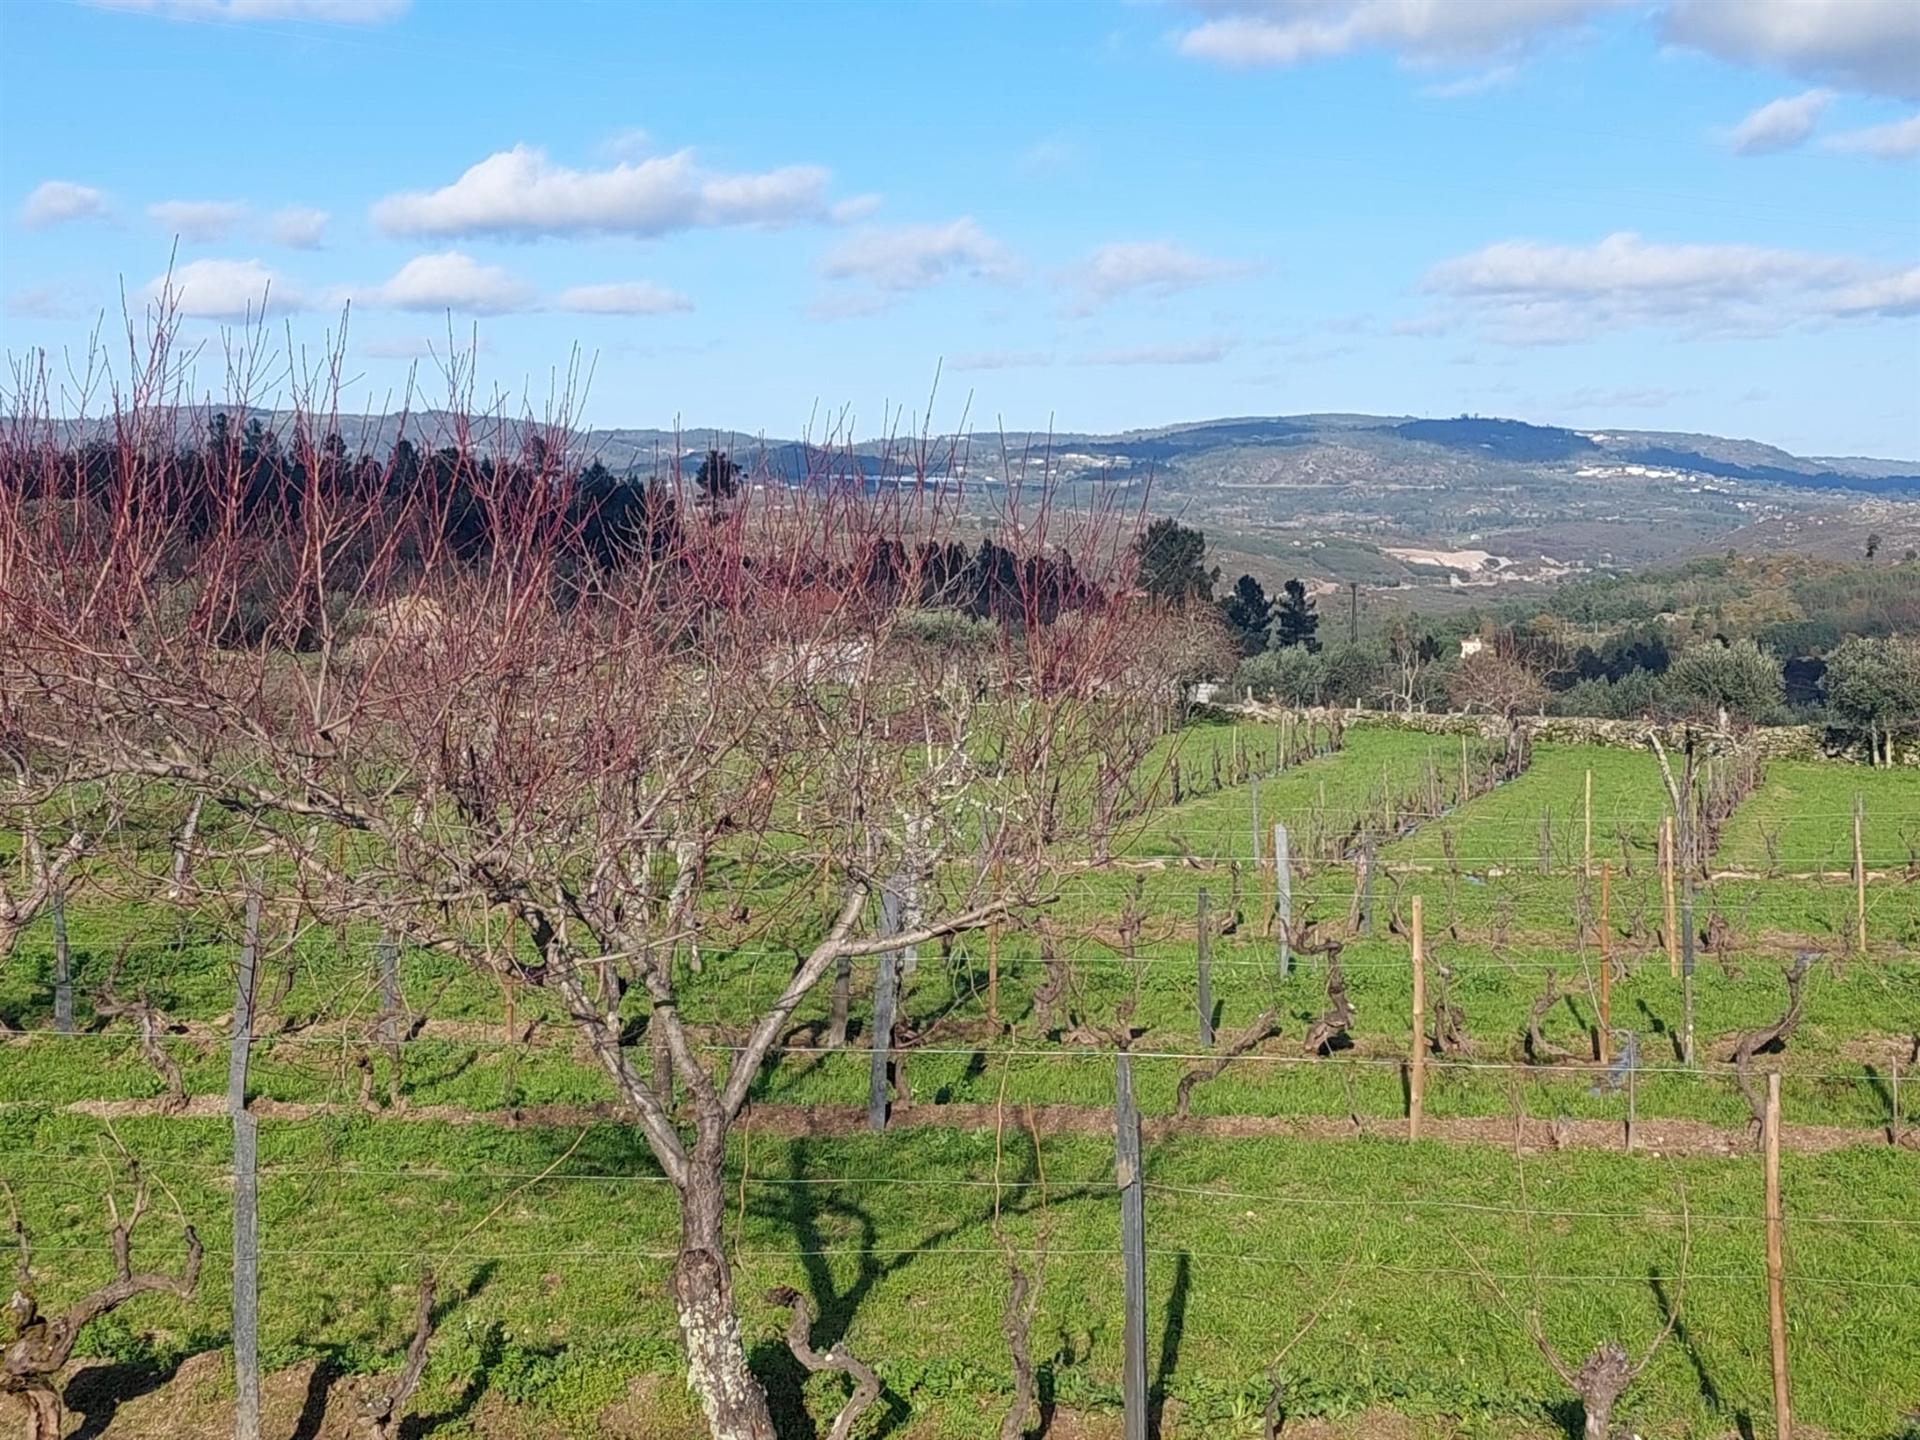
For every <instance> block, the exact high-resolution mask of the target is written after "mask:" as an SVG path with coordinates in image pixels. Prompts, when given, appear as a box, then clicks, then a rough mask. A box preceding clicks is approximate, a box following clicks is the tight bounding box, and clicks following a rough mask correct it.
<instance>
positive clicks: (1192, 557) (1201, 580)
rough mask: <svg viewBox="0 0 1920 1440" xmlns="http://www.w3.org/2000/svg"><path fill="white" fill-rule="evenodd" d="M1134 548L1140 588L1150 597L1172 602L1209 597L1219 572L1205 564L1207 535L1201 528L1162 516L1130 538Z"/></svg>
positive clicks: (1177, 603)
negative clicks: (1137, 537) (1136, 536)
mask: <svg viewBox="0 0 1920 1440" xmlns="http://www.w3.org/2000/svg"><path fill="white" fill-rule="evenodd" d="M1134 551H1135V553H1136V554H1137V555H1138V556H1139V557H1140V570H1139V583H1140V588H1141V589H1142V590H1145V591H1146V592H1147V594H1149V595H1151V596H1152V597H1153V598H1154V599H1156V600H1165V601H1167V602H1169V603H1170V604H1174V605H1184V604H1186V603H1187V601H1189V600H1211V599H1213V586H1214V582H1215V581H1217V580H1218V579H1219V578H1220V572H1219V571H1218V570H1209V569H1207V567H1206V559H1207V537H1206V535H1205V534H1203V533H1202V532H1201V531H1199V530H1196V529H1194V528H1193V527H1191V526H1189V525H1182V524H1181V523H1180V522H1179V521H1178V520H1173V519H1169V518H1167V517H1165V516H1163V517H1161V518H1160V519H1158V520H1155V521H1154V522H1153V523H1152V524H1151V525H1149V526H1147V531H1146V534H1144V535H1142V536H1140V538H1139V539H1137V540H1136V541H1134Z"/></svg>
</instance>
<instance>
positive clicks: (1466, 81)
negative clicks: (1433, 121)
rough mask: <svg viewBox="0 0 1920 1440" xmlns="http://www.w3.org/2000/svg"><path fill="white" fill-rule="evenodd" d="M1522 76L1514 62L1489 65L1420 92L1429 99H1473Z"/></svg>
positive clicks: (1506, 85)
mask: <svg viewBox="0 0 1920 1440" xmlns="http://www.w3.org/2000/svg"><path fill="white" fill-rule="evenodd" d="M1519 78H1520V67H1519V66H1518V65H1513V64H1501V65H1489V66H1488V67H1487V68H1486V69H1484V70H1481V71H1478V72H1476V73H1474V74H1471V75H1463V76H1461V77H1460V78H1459V79H1458V80H1448V81H1446V82H1444V83H1442V84H1439V85H1429V86H1427V87H1426V88H1425V89H1423V90H1422V91H1421V92H1420V93H1421V94H1422V95H1424V96H1426V97H1427V98H1428V99H1429V100H1471V99H1473V98H1474V97H1475V96H1476V95H1485V94H1487V93H1489V92H1490V91H1494V90H1505V89H1507V88H1509V87H1510V86H1512V85H1513V84H1514V83H1515V82H1516V81H1518V80H1519Z"/></svg>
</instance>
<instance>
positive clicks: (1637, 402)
mask: <svg viewBox="0 0 1920 1440" xmlns="http://www.w3.org/2000/svg"><path fill="white" fill-rule="evenodd" d="M1697 393H1698V392H1697V391H1694V390H1691V389H1678V390H1676V389H1670V388H1668V387H1666V386H1664V385H1620V386H1612V387H1607V386H1588V387H1586V388H1584V389H1580V390H1575V391H1573V392H1571V393H1570V394H1566V395H1562V396H1561V397H1560V399H1559V401H1558V402H1557V403H1558V407H1559V408H1560V409H1562V410H1660V409H1664V408H1665V407H1666V406H1668V405H1671V404H1672V403H1673V402H1674V401H1676V400H1684V399H1686V398H1687V397H1689V396H1691V395H1694V394H1697Z"/></svg>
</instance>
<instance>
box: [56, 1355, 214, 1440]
mask: <svg viewBox="0 0 1920 1440" xmlns="http://www.w3.org/2000/svg"><path fill="white" fill-rule="evenodd" d="M185 1358H186V1357H185V1356H174V1357H173V1358H171V1359H168V1360H156V1359H153V1358H150V1357H146V1358H142V1359H139V1360H129V1361H122V1362H116V1363H114V1364H111V1365H93V1366H89V1367H88V1368H87V1369H85V1370H82V1371H81V1372H80V1373H79V1374H77V1375H75V1376H74V1377H73V1379H71V1380H70V1381H68V1382H67V1385H66V1389H65V1394H64V1396H63V1397H62V1398H63V1401H64V1403H65V1405H66V1408H67V1409H68V1410H70V1411H71V1412H73V1413H74V1414H76V1415H78V1416H80V1417H81V1418H80V1428H79V1429H78V1430H76V1431H74V1432H73V1434H72V1436H70V1437H69V1440H97V1437H98V1436H101V1435H104V1434H106V1433H107V1428H108V1427H109V1426H110V1425H112V1424H113V1418H114V1416H115V1415H116V1414H117V1413H119V1410H120V1407H121V1406H122V1405H124V1404H125V1403H126V1402H127V1401H129V1400H137V1399H139V1398H140V1397H141V1396H142V1395H151V1394H152V1393H153V1392H154V1391H156V1390H158V1389H159V1388H160V1387H161V1386H163V1385H165V1384H167V1382H169V1381H170V1380H172V1379H173V1377H174V1375H175V1374H176V1373H178V1371H179V1369H180V1365H181V1362H182V1361H183V1360H184V1359H185Z"/></svg>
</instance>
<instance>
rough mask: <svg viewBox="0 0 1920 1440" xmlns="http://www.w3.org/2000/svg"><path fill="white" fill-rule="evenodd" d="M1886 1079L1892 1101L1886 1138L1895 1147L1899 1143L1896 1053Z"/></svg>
mask: <svg viewBox="0 0 1920 1440" xmlns="http://www.w3.org/2000/svg"><path fill="white" fill-rule="evenodd" d="M1888 1079H1889V1082H1890V1087H1891V1089H1892V1091H1893V1094H1892V1096H1891V1097H1890V1098H1891V1100H1892V1103H1893V1121H1892V1123H1891V1124H1890V1125H1888V1126H1887V1138H1888V1139H1890V1140H1891V1141H1893V1144H1894V1147H1895V1148H1896V1149H1897V1148H1899V1145H1900V1057H1899V1056H1898V1055H1896V1056H1894V1057H1893V1064H1892V1066H1891V1067H1890V1068H1889V1071H1888Z"/></svg>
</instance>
